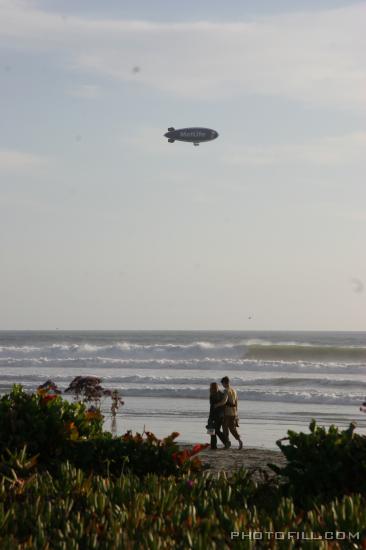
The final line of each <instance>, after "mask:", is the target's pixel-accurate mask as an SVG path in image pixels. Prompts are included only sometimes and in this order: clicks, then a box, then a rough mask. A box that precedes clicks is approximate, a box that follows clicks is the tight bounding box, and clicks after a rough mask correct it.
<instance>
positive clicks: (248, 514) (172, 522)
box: [0, 386, 366, 550]
mask: <svg viewBox="0 0 366 550" xmlns="http://www.w3.org/2000/svg"><path fill="white" fill-rule="evenodd" d="M102 422H103V419H102V417H101V415H100V413H99V412H98V411H97V410H95V409H92V410H90V409H89V410H88V408H87V406H86V405H85V404H83V403H69V402H67V401H66V400H63V399H62V397H61V396H59V395H57V394H49V393H48V392H46V393H44V392H42V391H40V392H38V393H35V394H27V393H26V392H24V390H23V389H22V388H21V387H19V386H18V387H14V388H13V391H12V392H11V393H10V394H9V395H5V396H3V397H2V398H1V399H0V457H1V460H0V547H1V548H4V549H9V550H10V549H13V548H20V549H24V550H25V549H33V548H36V549H38V548H40V549H41V548H42V549H45V548H47V549H48V548H49V549H51V548H56V549H65V550H66V549H67V550H68V549H69V548H70V549H79V548H80V549H82V548H88V549H89V548H98V549H99V548H101V549H105V550H107V549H108V550H109V549H110V548H121V549H125V548H128V549H136V550H137V549H140V548H142V549H145V548H146V549H160V548H162V549H165V548H166V549H173V548H174V549H175V548H178V549H182V550H183V549H186V548H194V549H198V550H201V549H202V550H206V549H211V548H213V549H215V548H220V549H221V548H223V549H225V548H232V547H233V546H234V545H235V547H236V548H253V544H252V541H251V540H250V538H248V537H247V538H244V539H242V538H241V536H240V535H241V534H248V533H251V532H256V533H273V534H274V533H277V534H278V533H282V534H283V537H284V539H283V540H275V539H274V538H273V537H274V535H272V539H271V540H270V541H268V540H263V539H259V540H258V541H257V542H256V547H257V548H269V547H270V548H281V549H283V548H300V547H301V548H314V549H315V548H317V549H319V548H324V549H325V548H330V547H331V548H339V549H342V550H343V549H344V548H345V549H347V548H364V547H365V545H366V529H365V526H366V488H365V485H364V481H363V480H364V479H365V478H366V475H365V474H366V471H365V470H366V464H365V461H364V459H363V457H364V456H365V455H366V438H365V437H363V436H359V435H357V434H355V432H354V426H350V428H349V429H348V430H344V431H340V430H338V429H337V428H336V427H334V426H333V427H331V428H330V429H329V430H326V429H324V428H321V427H318V426H317V425H316V423H315V422H313V423H312V424H311V425H310V433H309V434H305V433H295V432H289V435H288V440H287V442H286V441H280V442H278V445H279V447H280V449H281V451H282V452H283V453H284V454H285V456H286V458H287V465H286V466H285V468H280V469H277V470H276V469H275V468H274V469H275V470H276V472H277V475H276V477H275V478H271V479H269V478H267V477H266V476H263V478H262V480H261V481H260V482H258V481H255V480H254V479H253V477H252V476H251V475H250V474H249V473H248V472H247V471H245V470H244V469H242V470H240V471H238V472H236V473H234V474H233V475H232V476H230V477H227V476H226V475H225V474H224V473H222V474H221V475H218V476H214V475H212V474H210V472H207V471H204V470H203V467H202V464H201V462H200V460H199V458H198V456H197V455H198V454H199V451H200V450H201V449H202V446H201V445H196V446H194V447H193V448H192V449H184V450H181V449H179V447H178V445H177V444H176V442H175V439H176V436H177V435H178V434H176V433H173V434H171V435H170V436H168V437H166V438H164V439H158V438H157V437H155V435H154V434H152V433H149V432H147V433H144V434H133V433H131V432H127V433H126V434H124V435H123V436H120V437H114V436H112V434H110V433H108V432H103V429H102ZM326 472H328V476H327V475H326ZM291 533H297V534H299V536H302V535H301V534H303V535H304V536H305V537H308V538H311V537H315V538H314V540H308V541H299V540H297V539H295V538H293V535H292V538H291V536H290V535H291ZM233 534H234V535H235V538H234V539H233ZM238 534H239V536H238V538H237V535H238ZM331 536H332V537H333V539H330V538H329V537H331ZM319 537H320V538H321V539H322V540H318V539H319ZM339 537H342V539H341V540H340V538H339ZM326 538H327V539H328V542H327V541H326ZM329 540H331V544H332V545H331V546H329V544H330V542H329ZM234 541H235V542H234Z"/></svg>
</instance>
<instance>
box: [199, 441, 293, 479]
mask: <svg viewBox="0 0 366 550" xmlns="http://www.w3.org/2000/svg"><path fill="white" fill-rule="evenodd" d="M199 457H200V459H201V460H202V462H203V463H204V464H205V465H207V466H208V469H209V471H210V472H212V473H219V472H221V471H224V472H226V473H227V474H228V475H230V474H231V473H233V472H234V471H236V470H239V469H240V468H242V467H244V468H246V469H248V470H249V471H251V472H256V476H255V477H259V476H260V470H264V471H265V472H267V473H269V474H271V473H273V472H272V470H271V469H270V468H268V466H267V464H268V463H273V464H276V465H279V466H283V465H285V463H286V459H285V457H284V456H283V455H282V454H281V453H280V452H279V451H272V450H270V449H259V448H245V447H244V448H243V449H242V450H240V451H239V450H238V449H237V448H235V447H232V448H230V449H224V448H223V447H220V448H218V449H216V450H212V449H210V448H209V447H208V448H207V449H205V450H204V451H202V452H200V454H199Z"/></svg>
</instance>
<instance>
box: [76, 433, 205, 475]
mask: <svg viewBox="0 0 366 550" xmlns="http://www.w3.org/2000/svg"><path fill="white" fill-rule="evenodd" d="M178 435H179V434H178V433H177V432H174V433H172V434H171V435H170V436H168V437H166V438H164V439H158V438H157V437H156V436H155V435H154V434H152V433H150V432H144V433H143V434H139V433H137V434H132V432H130V431H129V432H126V433H125V434H124V435H123V436H121V437H112V436H111V435H110V434H108V433H105V434H104V435H103V436H101V437H97V438H93V439H89V440H77V441H73V442H70V444H69V446H68V451H67V453H68V454H67V459H68V460H69V461H70V462H72V463H73V464H74V465H75V466H77V467H79V468H82V469H83V470H84V471H92V472H94V473H98V474H101V475H106V474H112V475H114V476H119V475H120V474H121V473H123V472H133V473H134V474H137V475H139V476H142V475H146V474H149V473H156V474H160V475H170V474H177V473H182V472H184V471H191V470H199V469H200V468H201V462H200V460H199V459H198V458H197V457H195V458H194V459H192V460H191V457H193V456H194V455H196V454H197V453H198V452H199V451H200V450H201V449H202V448H203V447H204V446H202V445H196V446H194V447H193V448H192V449H186V450H183V451H181V450H180V449H179V447H178V445H177V443H176V442H175V439H176V437H177V436H178Z"/></svg>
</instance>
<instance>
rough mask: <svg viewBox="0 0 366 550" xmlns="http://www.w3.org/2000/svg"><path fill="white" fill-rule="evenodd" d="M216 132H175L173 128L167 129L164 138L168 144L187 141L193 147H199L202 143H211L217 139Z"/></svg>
mask: <svg viewBox="0 0 366 550" xmlns="http://www.w3.org/2000/svg"><path fill="white" fill-rule="evenodd" d="M218 135H219V134H218V132H216V130H211V128H200V127H197V128H196V127H194V128H180V129H179V130H176V129H175V128H168V131H167V133H166V134H164V137H166V138H168V141H169V143H174V142H175V141H188V142H190V143H193V145H199V144H200V143H202V142H204V141H212V140H213V139H216V138H217V137H218Z"/></svg>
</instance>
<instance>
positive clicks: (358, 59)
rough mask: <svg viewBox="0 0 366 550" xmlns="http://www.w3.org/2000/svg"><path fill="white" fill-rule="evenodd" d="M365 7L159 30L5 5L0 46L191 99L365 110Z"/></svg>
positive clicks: (0, 1) (0, 13) (0, 7)
mask: <svg viewBox="0 0 366 550" xmlns="http://www.w3.org/2000/svg"><path fill="white" fill-rule="evenodd" d="M365 17H366V4H365V3H360V4H356V5H351V6H349V7H346V8H341V9H334V10H328V11H317V12H316V13H311V12H307V13H300V14H299V13H297V14H282V15H276V16H271V17H263V18H260V19H257V20H256V21H254V22H238V23H211V22H188V23H153V22H147V21H126V20H110V19H94V20H93V19H90V18H82V17H76V16H68V17H62V16H61V15H57V14H51V13H46V12H42V11H40V10H37V9H36V8H35V7H34V4H32V3H24V2H19V1H16V0H11V1H10V0H0V41H1V43H3V44H6V45H7V46H10V47H11V46H12V47H14V48H17V49H20V48H22V49H23V50H27V51H29V49H30V48H33V49H37V50H47V51H49V50H50V49H52V48H53V49H59V50H62V51H63V53H64V54H65V56H66V62H67V63H68V64H69V65H73V66H74V68H77V69H78V70H83V71H89V72H93V73H96V74H100V75H103V74H104V75H108V76H109V77H113V78H116V79H122V80H126V81H128V80H135V79H136V75H135V74H134V73H133V72H132V71H131V67H133V66H140V65H141V66H143V67H144V70H143V71H141V73H139V82H140V83H143V84H145V85H147V86H150V87H153V88H156V89H159V90H161V91H163V92H165V93H169V94H174V95H177V96H182V97H187V98H200V99H206V98H213V99H217V98H230V97H232V96H235V95H238V94H242V93H245V92H246V93H257V94H272V95H281V96H283V97H287V98H291V99H295V100H300V101H304V102H315V103H320V104H326V105H332V106H341V107H343V108H349V107H352V108H358V109H362V110H364V109H365V107H366V96H365V93H364V90H365V89H366V58H365V55H364V51H365V50H366V33H365V32H364V21H365Z"/></svg>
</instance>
